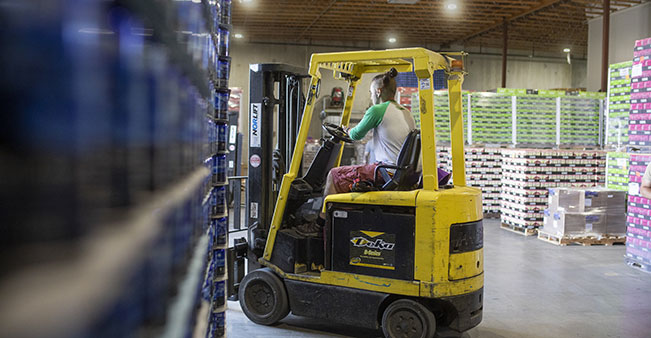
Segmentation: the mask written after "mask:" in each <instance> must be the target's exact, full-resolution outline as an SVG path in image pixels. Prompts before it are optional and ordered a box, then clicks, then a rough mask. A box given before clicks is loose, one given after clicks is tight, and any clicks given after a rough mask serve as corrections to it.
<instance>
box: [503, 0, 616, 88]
mask: <svg viewBox="0 0 651 338" xmlns="http://www.w3.org/2000/svg"><path fill="white" fill-rule="evenodd" d="M606 1H608V0H606ZM503 33H504V34H503V35H504V41H503V43H502V88H506V51H507V49H508V27H507V25H506V20H504V27H503Z"/></svg>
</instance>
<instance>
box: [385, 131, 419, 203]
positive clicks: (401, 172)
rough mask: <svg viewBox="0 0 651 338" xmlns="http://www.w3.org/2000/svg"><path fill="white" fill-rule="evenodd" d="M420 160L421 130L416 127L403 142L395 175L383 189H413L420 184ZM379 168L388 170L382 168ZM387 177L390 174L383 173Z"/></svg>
mask: <svg viewBox="0 0 651 338" xmlns="http://www.w3.org/2000/svg"><path fill="white" fill-rule="evenodd" d="M419 160H420V130H418V129H414V130H412V131H410V132H409V134H408V135H407V138H406V139H405V142H404V143H403V144H402V148H401V149H400V154H399V155H398V161H397V163H396V166H395V168H396V171H395V172H394V173H393V177H391V179H389V180H388V181H387V182H386V183H384V185H383V186H382V187H381V190H400V191H404V190H412V189H414V187H415V186H416V185H417V184H418V180H419V179H420V172H419V171H418V169H419V168H418V161H419ZM379 170H381V171H382V170H386V169H384V168H380V169H379ZM382 176H384V177H385V178H386V177H387V176H388V175H385V174H384V173H383V175H382ZM385 180H386V179H385Z"/></svg>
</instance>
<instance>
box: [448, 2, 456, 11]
mask: <svg viewBox="0 0 651 338" xmlns="http://www.w3.org/2000/svg"><path fill="white" fill-rule="evenodd" d="M445 8H447V9H449V10H451V11H453V10H455V9H457V4H455V3H454V2H449V3H447V4H445Z"/></svg>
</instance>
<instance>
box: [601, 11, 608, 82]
mask: <svg viewBox="0 0 651 338" xmlns="http://www.w3.org/2000/svg"><path fill="white" fill-rule="evenodd" d="M602 24H603V25H602V28H603V31H602V33H601V91H602V92H604V93H605V92H606V91H607V90H608V49H609V46H608V42H609V40H610V0H604V16H603V21H602Z"/></svg>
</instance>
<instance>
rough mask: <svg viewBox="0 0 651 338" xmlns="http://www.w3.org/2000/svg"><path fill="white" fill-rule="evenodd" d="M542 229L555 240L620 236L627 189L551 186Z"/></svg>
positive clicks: (624, 227)
mask: <svg viewBox="0 0 651 338" xmlns="http://www.w3.org/2000/svg"><path fill="white" fill-rule="evenodd" d="M544 219H545V221H544V227H543V229H542V231H543V232H544V233H546V234H548V235H551V236H555V237H556V238H558V239H563V238H573V239H576V238H582V237H588V236H589V237H594V236H597V237H607V236H623V234H624V233H625V232H626V192H624V191H619V190H612V189H607V188H602V187H598V188H550V189H549V204H548V208H547V209H546V210H545V217H544Z"/></svg>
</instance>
